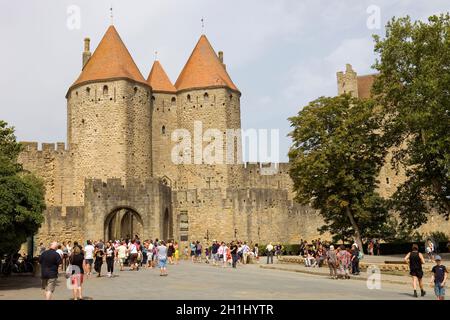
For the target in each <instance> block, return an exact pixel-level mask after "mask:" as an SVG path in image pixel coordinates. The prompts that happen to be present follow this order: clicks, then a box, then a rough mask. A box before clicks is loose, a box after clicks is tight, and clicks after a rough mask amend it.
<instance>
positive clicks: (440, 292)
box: [434, 283, 445, 297]
mask: <svg viewBox="0 0 450 320" xmlns="http://www.w3.org/2000/svg"><path fill="white" fill-rule="evenodd" d="M434 294H435V295H436V296H437V297H444V296H445V287H441V285H440V284H439V283H435V284H434Z"/></svg>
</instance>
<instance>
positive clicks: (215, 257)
mask: <svg viewBox="0 0 450 320" xmlns="http://www.w3.org/2000/svg"><path fill="white" fill-rule="evenodd" d="M219 248H220V245H219V243H218V242H217V241H216V240H213V244H212V246H211V258H212V262H213V265H214V266H217V262H218V261H219V253H218V252H219Z"/></svg>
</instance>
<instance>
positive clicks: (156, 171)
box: [152, 92, 178, 188]
mask: <svg viewBox="0 0 450 320" xmlns="http://www.w3.org/2000/svg"><path fill="white" fill-rule="evenodd" d="M173 99H175V100H174V101H173ZM152 110H153V118H152V120H153V121H152V139H153V141H152V154H153V155H152V160H153V176H155V177H159V178H163V179H164V181H165V182H166V183H167V185H169V186H171V187H172V188H177V180H178V167H177V165H176V164H175V163H174V162H173V161H172V149H173V147H174V145H175V142H173V141H172V139H171V134H172V132H173V131H174V130H175V129H177V128H178V124H177V110H178V109H177V97H176V95H175V94H170V93H157V92H154V93H153V96H152Z"/></svg>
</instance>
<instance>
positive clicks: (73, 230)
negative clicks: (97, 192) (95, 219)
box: [35, 206, 85, 246]
mask: <svg viewBox="0 0 450 320" xmlns="http://www.w3.org/2000/svg"><path fill="white" fill-rule="evenodd" d="M68 240H70V241H72V242H74V241H78V242H79V243H80V244H81V243H82V242H83V241H84V240H85V237H84V208H83V207H66V208H65V210H64V214H63V208H62V207H60V206H49V207H47V209H46V210H45V212H44V222H43V223H42V226H41V228H40V229H39V231H38V233H37V234H36V237H35V245H38V244H39V243H41V242H42V243H44V244H45V245H46V246H47V245H48V244H50V243H51V242H52V241H58V242H63V241H68Z"/></svg>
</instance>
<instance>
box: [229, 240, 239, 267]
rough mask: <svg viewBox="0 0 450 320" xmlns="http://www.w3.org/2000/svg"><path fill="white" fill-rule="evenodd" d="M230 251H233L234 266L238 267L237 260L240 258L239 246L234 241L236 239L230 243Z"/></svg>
mask: <svg viewBox="0 0 450 320" xmlns="http://www.w3.org/2000/svg"><path fill="white" fill-rule="evenodd" d="M230 253H231V259H232V261H233V262H232V264H231V265H232V267H233V268H235V269H236V262H237V260H238V246H237V245H236V244H235V243H234V241H232V242H231V245H230Z"/></svg>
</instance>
